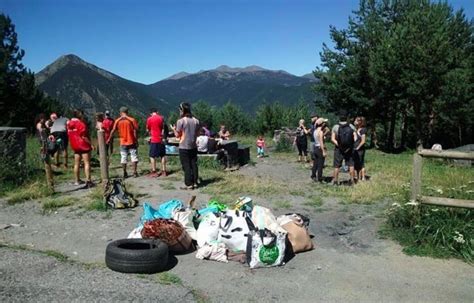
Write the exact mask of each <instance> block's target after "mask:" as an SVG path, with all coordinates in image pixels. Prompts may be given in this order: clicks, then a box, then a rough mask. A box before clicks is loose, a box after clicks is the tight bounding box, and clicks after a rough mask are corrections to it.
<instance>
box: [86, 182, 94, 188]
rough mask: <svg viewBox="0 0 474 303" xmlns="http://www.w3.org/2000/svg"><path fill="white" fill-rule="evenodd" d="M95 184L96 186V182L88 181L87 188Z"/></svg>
mask: <svg viewBox="0 0 474 303" xmlns="http://www.w3.org/2000/svg"><path fill="white" fill-rule="evenodd" d="M94 186H95V184H94V183H93V182H92V181H87V182H86V186H85V188H92V187H94Z"/></svg>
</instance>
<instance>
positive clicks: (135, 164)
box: [132, 162, 138, 175]
mask: <svg viewBox="0 0 474 303" xmlns="http://www.w3.org/2000/svg"><path fill="white" fill-rule="evenodd" d="M132 167H133V174H134V175H136V174H137V167H138V162H132Z"/></svg>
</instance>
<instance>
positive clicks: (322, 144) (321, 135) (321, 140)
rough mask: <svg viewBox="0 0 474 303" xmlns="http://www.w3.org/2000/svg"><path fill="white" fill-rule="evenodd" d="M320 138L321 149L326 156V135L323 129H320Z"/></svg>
mask: <svg viewBox="0 0 474 303" xmlns="http://www.w3.org/2000/svg"><path fill="white" fill-rule="evenodd" d="M317 132H318V139H319V142H320V143H321V151H322V152H323V156H324V157H326V146H325V145H324V135H323V132H322V131H321V130H318V131H317Z"/></svg>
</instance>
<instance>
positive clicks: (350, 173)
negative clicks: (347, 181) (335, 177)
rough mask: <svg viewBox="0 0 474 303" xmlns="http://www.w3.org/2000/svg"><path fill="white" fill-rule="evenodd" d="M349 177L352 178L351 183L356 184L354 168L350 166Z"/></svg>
mask: <svg viewBox="0 0 474 303" xmlns="http://www.w3.org/2000/svg"><path fill="white" fill-rule="evenodd" d="M349 175H350V177H351V183H354V166H349Z"/></svg>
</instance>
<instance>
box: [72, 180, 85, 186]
mask: <svg viewBox="0 0 474 303" xmlns="http://www.w3.org/2000/svg"><path fill="white" fill-rule="evenodd" d="M84 183H85V182H84V181H82V180H79V181H76V182H74V186H79V185H82V184H84Z"/></svg>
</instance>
